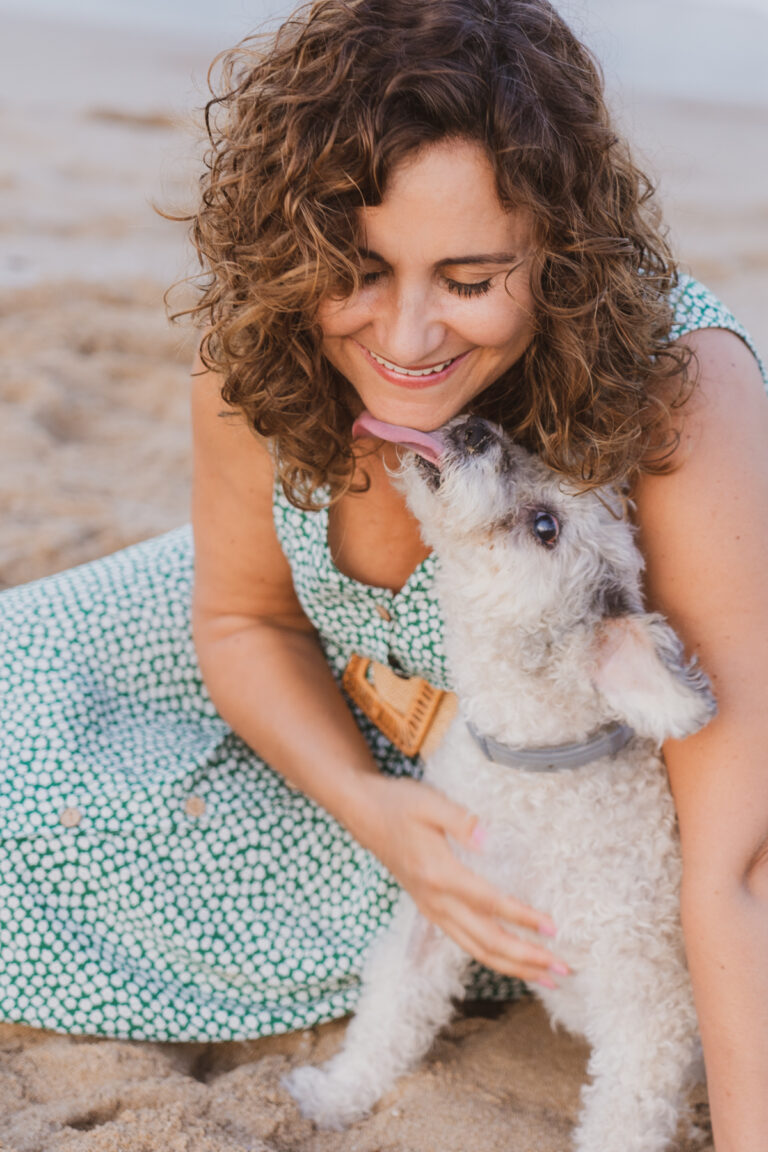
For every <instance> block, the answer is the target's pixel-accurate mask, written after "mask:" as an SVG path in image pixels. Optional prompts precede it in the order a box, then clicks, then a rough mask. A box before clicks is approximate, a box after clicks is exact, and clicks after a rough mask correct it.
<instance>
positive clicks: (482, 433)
mask: <svg viewBox="0 0 768 1152" xmlns="http://www.w3.org/2000/svg"><path fill="white" fill-rule="evenodd" d="M454 437H455V440H456V446H457V447H458V448H461V449H463V451H464V452H466V453H467V455H469V456H479V455H480V454H481V453H483V452H485V450H486V448H488V447H490V445H491V444H492V443H493V441H494V440H495V439H496V437H495V434H494V431H493V429H492V428H491V426H490V425H489V424H488V422H487V421H485V420H483V419H481V418H480V417H479V416H468V417H467V419H466V420H465V421H464V423H463V424H460V425H459V427H458V428H455V429H454Z"/></svg>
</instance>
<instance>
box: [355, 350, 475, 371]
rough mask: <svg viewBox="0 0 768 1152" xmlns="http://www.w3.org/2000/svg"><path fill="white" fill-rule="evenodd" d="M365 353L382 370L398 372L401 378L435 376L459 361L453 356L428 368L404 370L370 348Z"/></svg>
mask: <svg viewBox="0 0 768 1152" xmlns="http://www.w3.org/2000/svg"><path fill="white" fill-rule="evenodd" d="M365 351H366V352H367V353H368V355H369V356H370V357H371V359H373V360H375V361H376V363H377V364H381V366H382V368H388V369H389V371H390V372H397V373H398V375H400V376H414V377H419V376H434V375H436V374H437V373H438V372H444V371H445V369H446V368H448V367H449V366H450V365H451V364H453V362H454V360H458V356H451V357H450V358H449V359H448V360H441V361H440V363H439V364H430V365H429V366H428V367H427V368H403V367H402V366H401V365H400V364H393V363H392V361H391V360H385V359H384V357H383V356H377V355H376V353H375V352H372V351H371V349H370V348H366V349H365Z"/></svg>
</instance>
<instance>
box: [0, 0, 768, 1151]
mask: <svg viewBox="0 0 768 1152" xmlns="http://www.w3.org/2000/svg"><path fill="white" fill-rule="evenodd" d="M223 86H224V92H223V94H222V96H221V97H219V98H218V99H217V100H215V101H213V102H212V105H211V106H210V108H209V124H210V130H211V140H212V148H211V151H210V155H209V158H208V170H207V172H206V174H205V176H204V179H203V185H202V197H201V207H200V210H199V212H198V213H197V215H196V217H195V219H194V228H193V232H194V238H195V241H196V244H197V247H198V250H199V252H200V254H201V257H202V261H203V266H204V268H205V269H206V272H207V274H208V275H207V279H206V282H205V284H204V285H203V290H202V295H201V297H200V301H199V304H198V305H197V307H196V308H195V309H194V311H195V312H196V313H197V315H198V317H199V318H200V319H202V320H203V321H205V323H206V324H207V326H208V329H207V333H206V336H205V337H204V339H203V342H202V346H201V357H200V362H199V363H198V365H197V367H196V371H195V377H194V388H193V416H194V434H195V488H194V517H193V519H194V530H195V580H194V609H193V627H194V639H195V647H196V653H197V660H199V669H200V673H201V674H202V680H203V681H204V684H205V688H203V685H202V684H201V682H200V680H199V678H198V671H197V662H196V659H195V654H194V652H193V650H192V647H191V641H190V633H189V627H188V619H187V608H188V602H189V599H188V598H189V585H190V578H191V555H190V550H189V539H188V536H187V535H186V534H185V533H183V532H182V533H173V534H171V535H170V536H168V537H164V538H162V539H161V540H159V541H152V542H149V543H148V544H146V545H141V546H139V547H138V548H135V549H130V550H128V551H127V552H125V553H121V554H118V555H117V556H115V557H111V558H108V559H107V560H104V561H99V562H97V563H96V564H94V565H89V566H87V567H86V568H84V569H80V570H77V571H76V572H74V573H69V574H64V575H63V576H61V577H57V578H54V579H52V580H49V581H45V582H42V584H40V585H34V586H31V587H30V588H29V589H26V590H24V589H22V590H19V591H18V592H14V593H10V594H7V595H6V597H4V606H5V614H4V620H5V621H6V622H7V629H8V640H7V644H6V652H7V653H9V656H8V657H7V659H6V665H7V674H6V678H7V681H8V683H9V685H10V686H11V690H10V691H8V692H7V693H6V697H5V699H6V703H7V713H6V719H5V729H4V731H5V732H6V737H7V739H6V746H7V751H6V759H7V763H8V765H9V769H12V770H13V774H12V775H11V773H10V772H9V773H8V775H7V781H6V783H5V787H6V788H7V793H6V794H7V797H8V801H7V806H8V811H7V815H6V839H5V840H4V842H3V845H4V848H5V850H6V851H7V853H8V856H9V863H10V868H6V870H5V873H4V875H5V877H6V878H7V879H6V889H7V891H6V896H5V899H4V901H3V903H2V908H3V912H4V913H5V914H6V916H7V923H5V924H4V925H3V928H2V935H1V936H0V938H2V939H3V941H4V946H5V949H6V952H5V955H6V957H7V959H6V963H5V964H4V966H3V969H4V970H3V973H2V985H0V1012H2V1014H3V1015H4V1016H5V1017H6V1018H7V1019H14V1020H23V1021H25V1022H27V1023H32V1024H39V1025H43V1026H46V1027H53V1028H59V1029H64V1030H67V1031H75V1032H101V1033H107V1034H113V1035H130V1036H134V1037H137V1038H163V1039H203V1038H219V1039H225V1038H231V1037H241V1036H254V1035H259V1034H264V1033H268V1032H275V1031H284V1030H286V1029H288V1028H295V1027H301V1026H306V1025H308V1024H311V1023H314V1022H316V1021H318V1020H322V1019H328V1018H330V1017H332V1016H337V1015H340V1014H342V1013H343V1012H344V1011H346V1010H348V1009H349V1008H350V1007H351V1006H352V1005H353V1004H354V999H355V988H356V981H357V975H358V972H359V968H360V962H361V957H362V955H363V954H364V951H365V948H366V945H367V943H368V942H369V940H370V939H371V937H372V935H373V934H374V932H375V931H376V930H377V929H378V928H379V927H380V926H381V925H382V924H383V923H384V922H385V921H386V918H387V916H388V913H389V910H390V908H391V905H392V902H393V900H394V898H395V896H396V891H397V887H396V884H395V883H394V882H393V880H392V879H391V877H394V878H395V880H396V881H397V882H399V883H400V884H402V885H404V886H405V887H407V888H408V889H409V891H410V892H411V893H412V895H413V896H414V898H415V900H416V902H417V903H418V904H419V906H420V907H421V909H422V911H423V912H424V913H425V914H426V915H427V916H428V917H429V918H430V919H432V920H433V921H435V922H436V923H437V924H439V925H440V926H441V927H442V928H443V929H444V930H445V931H446V932H448V933H450V934H451V935H452V936H454V937H455V938H456V939H457V940H458V941H459V942H460V943H461V944H462V945H463V946H464V947H465V948H466V949H467V950H468V951H469V952H470V953H471V954H472V955H473V956H474V957H475V958H476V959H477V960H478V961H480V963H481V965H483V966H484V967H483V968H478V971H477V974H476V981H475V993H476V994H479V995H491V996H499V995H504V994H509V993H510V992H512V991H513V989H514V983H510V978H522V979H523V980H526V981H535V980H541V981H544V982H547V981H549V982H551V981H553V980H557V979H566V980H567V979H568V974H567V970H565V968H564V966H563V965H562V963H561V962H560V960H559V959H558V956H557V948H556V941H555V942H554V943H553V942H552V941H549V942H548V940H547V938H548V937H550V936H552V935H554V934H555V932H556V927H557V926H556V925H553V924H552V923H551V921H550V920H549V918H548V915H547V910H546V909H531V908H526V907H524V906H522V905H521V904H520V903H519V902H518V901H516V900H515V897H514V893H502V892H497V891H495V890H493V889H492V888H491V887H490V886H488V885H487V884H486V883H485V882H483V881H481V880H480V879H479V878H477V877H475V876H474V874H473V873H472V872H471V871H469V870H467V869H466V868H464V867H463V866H462V865H460V864H459V862H458V861H457V860H456V858H455V857H454V855H453V853H452V851H451V847H450V842H451V840H455V841H458V842H460V843H463V844H467V845H470V846H474V847H475V848H476V849H477V850H478V851H482V834H483V830H482V829H479V828H478V827H477V822H476V820H475V818H474V817H473V814H472V813H469V812H465V811H463V810H461V809H459V808H457V806H455V805H453V804H451V803H450V802H448V801H447V800H446V799H444V798H442V797H441V796H439V795H437V794H435V793H433V792H431V791H430V790H429V789H428V788H427V787H426V786H424V785H423V784H421V783H420V782H419V781H418V779H417V769H416V765H415V762H414V761H413V760H412V759H409V758H408V757H406V756H405V755H403V754H401V753H399V752H398V751H397V750H396V749H395V748H394V747H393V746H392V745H391V744H389V742H388V741H387V740H386V739H385V738H384V737H383V736H382V735H381V734H380V733H379V732H377V730H376V729H375V727H374V726H373V725H372V724H370V723H369V722H367V721H366V720H365V718H364V717H362V716H361V715H360V714H359V713H358V712H355V713H354V715H353V712H351V711H350V708H349V706H348V704H347V703H346V702H345V700H344V698H343V696H342V694H341V693H340V692H339V688H338V681H339V679H340V678H341V675H342V673H343V671H344V668H345V667H346V665H347V662H348V661H349V658H350V656H351V655H352V654H354V653H360V654H362V655H363V656H368V657H372V658H374V659H377V660H379V661H387V660H388V661H389V663H390V665H391V666H392V667H394V668H395V669H396V670H397V671H398V672H401V673H402V672H404V673H406V674H416V675H420V676H424V677H426V679H428V680H429V681H431V682H432V683H434V684H436V685H437V686H438V687H448V686H449V680H448V671H447V669H446V668H445V664H444V659H443V654H442V647H441V642H440V620H439V615H438V613H437V608H436V605H435V601H434V596H433V593H432V573H433V568H432V561H431V557H429V556H427V555H426V554H425V549H424V547H423V545H422V543H421V540H420V537H419V534H418V528H417V526H416V524H415V523H414V522H413V520H412V518H411V517H410V516H409V514H408V512H407V510H406V509H405V508H404V506H403V503H402V500H401V497H400V496H399V494H398V493H397V491H396V490H395V489H394V488H393V487H392V486H391V484H390V481H389V473H388V467H389V466H391V465H392V464H393V463H394V462H395V460H396V448H395V447H394V446H393V445H392V444H389V443H386V442H381V441H377V440H368V439H362V440H359V441H355V440H353V437H352V424H353V420H354V418H355V417H356V416H358V415H359V414H360V413H361V412H363V411H364V410H367V411H368V412H369V413H370V414H371V416H372V417H373V418H374V419H375V420H378V421H383V422H386V423H388V424H390V425H394V426H396V427H399V428H401V429H402V436H403V438H405V439H408V438H413V436H414V435H416V436H418V433H419V432H425V431H428V430H430V429H433V428H436V427H438V426H439V425H440V424H441V423H443V422H444V421H445V420H447V419H448V418H450V417H451V416H453V415H455V414H456V413H457V412H459V411H464V410H466V409H467V408H469V407H471V408H473V409H475V410H477V411H480V412H483V413H484V414H488V415H491V416H493V417H494V418H496V419H499V420H501V421H502V422H503V423H504V424H505V425H506V426H507V427H508V428H509V429H510V430H511V431H512V432H513V433H514V434H515V435H517V436H518V437H519V438H520V439H521V440H523V441H524V442H526V443H527V444H529V445H530V446H532V447H534V448H535V449H536V450H538V451H540V452H542V453H543V454H544V456H545V457H546V458H547V459H548V460H549V461H550V463H552V464H553V465H554V466H556V467H558V468H560V469H561V470H562V471H563V472H564V473H566V474H568V475H570V476H572V477H575V478H577V479H578V480H580V481H581V482H583V483H584V484H595V483H611V482H614V483H616V482H620V481H621V480H622V479H623V478H624V477H625V476H628V477H629V478H630V480H631V482H632V484H633V495H634V498H635V500H636V503H637V511H638V519H639V522H640V527H641V533H642V542H643V547H644V549H645V553H646V556H647V559H648V571H649V596H650V598H651V599H652V601H653V602H654V603H655V604H656V605H657V606H658V607H659V608H660V609H661V610H662V611H664V612H665V613H666V614H667V615H668V616H669V617H670V619H671V620H672V622H673V624H674V625H675V626H676V627H677V628H678V630H679V631H680V633H681V635H683V637H684V638H685V640H686V643H687V647H688V650H689V651H690V652H691V653H693V652H697V653H698V654H699V655H700V656H701V659H702V663H703V664H704V667H705V668H706V670H707V672H708V673H709V675H710V677H711V678H712V680H713V683H714V685H715V689H716V693H717V695H718V699H719V704H720V714H719V716H718V718H717V720H716V721H715V722H713V723H712V724H711V725H710V727H709V728H707V730H706V731H705V732H704V733H702V734H701V735H699V736H697V737H696V738H695V739H690V740H688V741H686V742H685V743H683V744H680V745H679V746H673V747H670V748H668V749H665V752H666V754H667V758H668V763H669V771H670V779H671V782H672V787H673V791H674V794H675V799H676V802H677V806H678V811H679V817H680V827H681V835H682V843H683V852H684V861H685V881H684V891H683V916H684V925H685V932H686V941H687V946H688V950H689V958H690V966H691V973H692V977H693V980H694V987H695V992H696V997H697V1004H698V1007H699V1012H700V1015H701V1025H702V1035H703V1039H704V1044H705V1050H706V1057H707V1067H708V1075H709V1084H710V1095H711V1100H712V1108H713V1117H714V1122H715V1131H716V1139H717V1147H718V1150H719V1152H728V1150H730V1149H736V1148H739V1150H740V1152H744V1150H748V1149H757V1148H758V1147H761V1148H762V1146H763V1145H764V1142H765V1135H766V1132H767V1131H768V1106H766V1104H765V1102H764V1092H763V1091H762V1089H763V1086H764V1082H765V1078H766V1074H768V963H767V962H766V961H767V960H768V939H766V936H767V935H768V918H767V917H766V915H765V913H766V907H765V905H766V902H767V901H768V883H767V882H766V879H765V877H766V866H765V862H764V856H765V852H764V846H765V843H766V839H765V838H766V831H767V825H768V794H767V793H768V786H766V783H765V773H764V772H763V771H762V762H761V752H760V749H762V747H763V746H764V743H765V740H764V737H765V733H764V731H763V729H764V721H763V719H762V715H763V709H762V708H761V706H760V704H761V698H760V695H759V693H760V691H761V689H760V687H759V685H761V684H762V683H764V682H765V680H766V677H768V667H766V664H768V655H766V652H765V645H764V644H762V642H761V637H762V628H761V625H762V623H763V622H764V621H765V619H766V614H767V613H768V608H767V607H766V604H765V598H764V596H763V595H762V571H763V563H762V561H763V559H764V557H763V552H762V541H763V539H764V538H765V537H766V536H768V533H765V532H763V531H762V529H763V527H764V525H765V524H766V521H768V468H767V467H766V464H765V461H764V452H763V448H762V446H763V444H764V443H765V442H766V440H765V437H766V435H768V405H767V404H766V401H765V398H764V395H763V391H762V381H761V377H760V370H759V367H758V364H757V361H756V360H755V357H754V355H753V352H752V351H751V350H750V347H749V346H748V337H747V336H746V334H745V333H744V332H743V330H742V329H741V328H740V327H739V325H738V324H737V322H736V321H735V320H734V319H733V317H732V316H730V314H729V313H728V312H727V311H726V310H725V309H724V308H723V307H722V306H721V305H720V304H719V303H718V302H717V301H716V300H714V298H713V297H712V296H711V295H710V294H709V293H708V292H707V291H706V289H704V288H702V287H701V286H700V285H697V284H695V283H694V282H691V281H688V280H685V279H682V280H680V281H679V282H677V283H676V280H675V269H674V264H673V261H672V259H671V256H670V254H669V251H668V249H667V247H666V245H665V243H664V241H663V239H662V237H661V234H660V232H659V227H658V224H657V223H656V221H655V219H654V217H653V214H652V212H651V210H650V202H649V196H650V193H649V191H648V189H647V186H646V184H645V183H644V181H643V178H642V176H641V174H640V173H639V172H638V171H637V170H636V168H635V167H634V166H633V165H632V163H631V160H630V159H629V157H628V155H627V153H626V151H625V148H624V146H623V145H622V143H621V142H620V141H618V140H617V139H616V137H615V135H614V133H613V131H612V128H611V125H610V121H609V119H608V116H607V113H606V111H605V108H604V104H603V101H602V94H601V88H600V83H599V78H598V75H597V72H596V69H595V66H594V64H593V63H592V61H591V59H590V57H589V56H588V54H587V53H586V51H585V50H584V49H583V48H582V47H581V46H580V45H579V44H578V42H577V41H575V39H574V38H573V36H572V35H571V33H570V32H569V30H568V29H567V28H566V27H565V25H564V24H563V23H562V22H561V21H560V19H559V18H558V17H557V15H556V14H555V13H554V12H553V10H552V9H551V8H550V7H549V6H548V5H547V4H546V2H545V0H534V2H531V0H525V2H524V0H422V2H421V3H420V4H418V5H414V4H412V3H405V2H404V0H386V2H385V0H356V2H354V3H351V4H350V3H342V0H325V2H322V3H318V4H317V5H315V6H314V7H313V8H312V9H311V10H310V11H309V12H308V13H303V14H302V15H300V16H299V17H297V18H296V19H295V20H294V21H293V22H291V23H289V24H287V25H286V26H284V28H283V29H282V30H281V31H280V33H279V34H278V36H277V38H276V40H275V42H274V43H273V44H270V45H268V46H267V47H266V48H264V49H262V50H257V49H256V48H255V47H254V46H253V45H248V44H246V45H244V46H243V47H242V48H241V49H239V50H236V51H235V52H234V53H233V54H232V55H231V56H230V58H229V60H228V61H227V62H225V70H224V77H223ZM222 414H223V418H222ZM368 427H369V428H370V427H376V428H378V427H379V425H370V424H369V425H368ZM254 430H255V431H256V432H257V433H258V436H254V434H253V432H254ZM409 430H411V431H409ZM393 435H394V436H395V438H397V437H398V435H399V434H398V433H397V432H395V433H393ZM756 521H757V523H756ZM267 765H269V767H268V766H267ZM6 910H7V912H6ZM516 925H526V926H534V927H537V928H538V929H539V931H540V933H541V937H542V942H541V945H540V946H532V945H530V944H525V943H523V942H522V941H521V940H520V939H519V938H518V937H517V936H516V935H515V931H514V929H515V926H516ZM550 945H551V946H550Z"/></svg>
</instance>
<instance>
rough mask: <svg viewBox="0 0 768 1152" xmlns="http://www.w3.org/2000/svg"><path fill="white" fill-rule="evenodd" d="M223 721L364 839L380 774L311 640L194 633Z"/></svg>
mask: <svg viewBox="0 0 768 1152" xmlns="http://www.w3.org/2000/svg"><path fill="white" fill-rule="evenodd" d="M195 640H196V647H197V652H198V659H199V661H200V668H201V672H202V675H203V679H204V681H205V684H206V687H207V689H208V691H209V693H210V695H211V698H212V700H213V702H214V704H215V705H216V708H217V709H218V711H219V713H220V715H221V716H222V717H223V719H224V720H226V721H227V723H228V724H230V725H231V727H232V728H233V730H234V731H235V732H237V734H238V735H239V736H241V737H242V739H243V740H244V741H245V742H246V743H247V744H248V745H249V746H250V747H251V748H253V750H254V751H255V752H256V753H258V755H259V756H261V757H263V759H264V760H265V761H266V762H267V763H268V764H269V765H270V766H271V767H273V768H274V769H275V770H276V771H277V772H279V773H280V774H281V775H283V776H284V777H285V778H286V780H288V782H289V783H290V784H293V785H294V786H295V787H296V788H299V789H300V790H301V791H302V792H304V793H305V794H306V795H308V796H310V797H311V798H312V799H313V800H315V801H317V803H318V804H320V805H322V807H323V808H325V809H326V810H327V811H328V812H330V813H331V814H332V815H333V816H334V817H335V818H336V819H337V820H339V822H340V823H342V824H343V825H344V826H345V827H346V828H348V830H349V831H351V832H352V834H353V835H355V836H357V838H360V828H361V827H362V826H363V825H364V823H365V821H364V819H363V811H362V810H363V809H364V808H368V807H370V804H371V803H373V793H374V792H375V788H376V783H377V781H378V780H380V776H379V773H378V769H377V767H376V764H375V761H374V759H373V757H372V755H371V752H370V749H369V748H368V745H367V743H366V742H365V740H364V738H363V736H362V734H361V732H360V729H359V728H358V726H357V724H356V723H355V721H354V718H353V716H352V714H351V712H350V710H349V708H348V707H347V705H346V703H345V701H344V698H343V696H342V694H341V692H340V691H339V688H338V686H337V684H336V681H335V680H334V678H333V676H332V674H331V672H330V669H329V668H328V664H327V662H326V660H325V657H324V655H323V653H322V651H321V649H320V646H319V644H318V642H317V639H316V636H315V634H314V633H312V632H307V631H300V630H298V629H294V628H281V627H279V626H275V625H272V624H265V623H262V622H260V621H255V622H254V621H245V620H244V621H239V622H237V621H235V622H226V621H223V622H222V621H216V622H212V623H210V624H209V623H200V624H197V625H196V628H195Z"/></svg>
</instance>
